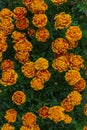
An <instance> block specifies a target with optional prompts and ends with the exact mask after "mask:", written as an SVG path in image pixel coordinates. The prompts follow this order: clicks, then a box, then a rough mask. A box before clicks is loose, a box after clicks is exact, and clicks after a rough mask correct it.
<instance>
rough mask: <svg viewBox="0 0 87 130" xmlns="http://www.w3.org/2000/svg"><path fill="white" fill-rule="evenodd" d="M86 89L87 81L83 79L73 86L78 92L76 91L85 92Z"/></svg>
mask: <svg viewBox="0 0 87 130" xmlns="http://www.w3.org/2000/svg"><path fill="white" fill-rule="evenodd" d="M85 87H86V81H85V80H84V79H83V78H81V79H80V80H79V81H78V82H77V83H76V84H75V85H74V86H73V88H74V90H76V91H83V90H84V89H85Z"/></svg>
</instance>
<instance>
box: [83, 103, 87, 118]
mask: <svg viewBox="0 0 87 130" xmlns="http://www.w3.org/2000/svg"><path fill="white" fill-rule="evenodd" d="M84 114H85V116H87V104H85V106H84Z"/></svg>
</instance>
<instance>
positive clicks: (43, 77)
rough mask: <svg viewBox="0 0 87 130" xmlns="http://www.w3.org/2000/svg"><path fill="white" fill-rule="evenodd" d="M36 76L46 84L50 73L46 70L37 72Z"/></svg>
mask: <svg viewBox="0 0 87 130" xmlns="http://www.w3.org/2000/svg"><path fill="white" fill-rule="evenodd" d="M36 76H37V77H38V78H40V79H41V80H42V81H43V82H46V81H48V80H49V79H50V77H51V73H50V72H49V71H48V70H39V71H37V73H36Z"/></svg>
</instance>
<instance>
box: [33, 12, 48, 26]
mask: <svg viewBox="0 0 87 130" xmlns="http://www.w3.org/2000/svg"><path fill="white" fill-rule="evenodd" d="M32 23H33V24H34V26H35V27H38V28H42V27H44V26H45V25H46V24H47V16H46V14H34V16H33V20H32Z"/></svg>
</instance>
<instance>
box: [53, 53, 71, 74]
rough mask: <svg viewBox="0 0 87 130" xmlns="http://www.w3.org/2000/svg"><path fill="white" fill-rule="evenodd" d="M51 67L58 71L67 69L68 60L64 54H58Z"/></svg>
mask: <svg viewBox="0 0 87 130" xmlns="http://www.w3.org/2000/svg"><path fill="white" fill-rule="evenodd" d="M52 67H53V68H54V69H55V70H58V71H59V72H63V71H67V70H68V67H69V62H68V59H67V57H66V56H60V57H58V58H56V59H54V60H53V64H52Z"/></svg>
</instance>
